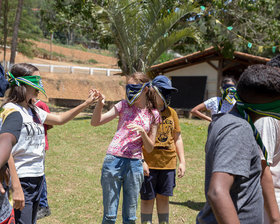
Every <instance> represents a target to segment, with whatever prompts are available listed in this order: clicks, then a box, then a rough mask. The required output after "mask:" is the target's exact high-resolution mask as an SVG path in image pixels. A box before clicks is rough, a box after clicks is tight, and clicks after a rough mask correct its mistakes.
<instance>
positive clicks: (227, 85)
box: [222, 84, 235, 91]
mask: <svg viewBox="0 0 280 224" xmlns="http://www.w3.org/2000/svg"><path fill="white" fill-rule="evenodd" d="M229 87H234V88H235V85H233V84H225V85H223V87H222V88H223V90H224V91H226V89H227V88H229Z"/></svg>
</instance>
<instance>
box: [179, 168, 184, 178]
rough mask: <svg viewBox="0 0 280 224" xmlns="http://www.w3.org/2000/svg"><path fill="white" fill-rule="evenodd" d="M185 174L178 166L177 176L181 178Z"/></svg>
mask: <svg viewBox="0 0 280 224" xmlns="http://www.w3.org/2000/svg"><path fill="white" fill-rule="evenodd" d="M184 175H185V171H184V170H183V169H182V168H180V167H179V169H178V178H182V177H183V176H184Z"/></svg>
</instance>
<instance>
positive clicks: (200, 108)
mask: <svg viewBox="0 0 280 224" xmlns="http://www.w3.org/2000/svg"><path fill="white" fill-rule="evenodd" d="M206 110H207V108H206V106H205V104H204V103H201V104H198V105H197V106H195V107H194V108H193V109H192V110H191V113H192V114H193V115H194V116H196V117H199V118H201V119H204V120H206V121H210V122H211V121H212V119H211V117H208V116H207V115H205V114H203V113H201V112H203V111H206Z"/></svg>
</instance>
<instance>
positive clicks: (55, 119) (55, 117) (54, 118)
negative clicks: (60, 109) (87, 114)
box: [44, 91, 98, 125]
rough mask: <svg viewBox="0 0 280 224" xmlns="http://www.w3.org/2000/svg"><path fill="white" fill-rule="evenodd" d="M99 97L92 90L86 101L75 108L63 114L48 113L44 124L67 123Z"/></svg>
mask: <svg viewBox="0 0 280 224" xmlns="http://www.w3.org/2000/svg"><path fill="white" fill-rule="evenodd" d="M97 99H98V97H97V96H96V95H95V94H94V93H92V92H91V91H90V92H89V97H88V98H87V100H86V101H85V102H83V103H82V104H80V105H78V106H76V107H75V108H73V109H71V110H68V111H66V112H64V113H62V114H53V113H48V114H47V117H46V120H45V122H44V124H47V125H62V124H65V123H67V122H68V121H70V120H72V119H73V118H74V117H76V116H77V115H78V114H79V113H80V112H82V111H83V110H84V109H85V108H86V107H88V106H89V105H91V104H92V103H93V102H95V101H96V100H97Z"/></svg>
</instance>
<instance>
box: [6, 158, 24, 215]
mask: <svg viewBox="0 0 280 224" xmlns="http://www.w3.org/2000/svg"><path fill="white" fill-rule="evenodd" d="M8 164H9V169H10V175H11V183H12V190H13V201H14V204H13V207H14V209H20V210H22V209H23V208H24V205H25V201H24V194H23V191H22V188H21V184H20V181H19V178H18V175H17V171H16V167H15V162H14V158H13V156H12V154H11V155H10V158H9V161H8Z"/></svg>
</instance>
